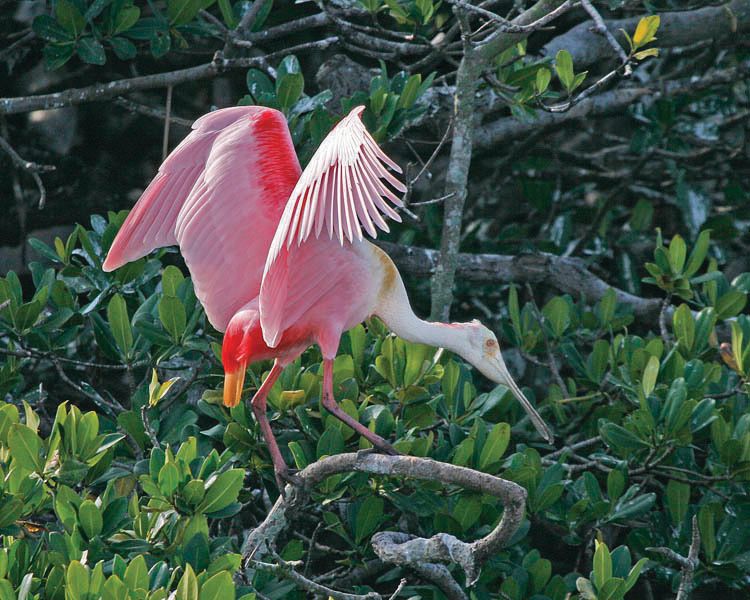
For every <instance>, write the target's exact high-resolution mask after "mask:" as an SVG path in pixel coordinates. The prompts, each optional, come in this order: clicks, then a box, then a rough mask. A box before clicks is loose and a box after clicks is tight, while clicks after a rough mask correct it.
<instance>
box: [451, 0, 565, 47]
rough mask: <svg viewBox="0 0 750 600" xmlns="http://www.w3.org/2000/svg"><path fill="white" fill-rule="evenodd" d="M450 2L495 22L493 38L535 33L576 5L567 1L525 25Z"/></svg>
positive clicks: (461, 2)
mask: <svg viewBox="0 0 750 600" xmlns="http://www.w3.org/2000/svg"><path fill="white" fill-rule="evenodd" d="M449 2H450V3H451V4H453V5H454V6H458V7H460V8H463V9H465V10H467V11H470V12H473V13H476V14H478V15H481V16H483V17H485V18H487V19H489V20H490V21H492V22H494V23H495V24H496V25H497V29H496V31H495V33H494V34H493V36H495V35H497V34H499V33H532V32H534V31H537V30H539V29H541V28H542V27H544V26H545V25H547V23H549V22H550V21H553V20H554V19H556V18H557V17H559V16H560V15H561V14H563V13H564V12H567V11H568V10H570V9H571V8H572V7H573V6H574V5H575V4H576V3H575V2H572V1H571V0H566V2H563V3H562V4H561V5H560V6H558V7H557V8H555V9H554V10H552V11H550V12H549V13H548V14H546V15H544V16H543V17H541V18H539V19H537V20H536V21H534V22H533V23H529V24H528V25H523V24H519V23H514V22H513V21H509V20H508V19H504V18H503V17H501V16H500V15H498V14H497V13H494V12H492V11H490V10H486V9H484V8H481V7H479V6H474V5H473V4H470V3H469V2H466V0H449ZM488 41H490V40H489V38H488V39H486V40H485V41H484V42H483V43H486V42H488Z"/></svg>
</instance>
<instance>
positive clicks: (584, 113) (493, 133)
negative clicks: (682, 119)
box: [475, 61, 750, 149]
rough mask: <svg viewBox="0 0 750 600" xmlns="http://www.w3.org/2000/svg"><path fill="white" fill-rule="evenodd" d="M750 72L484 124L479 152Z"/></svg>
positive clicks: (742, 68) (614, 94)
mask: <svg viewBox="0 0 750 600" xmlns="http://www.w3.org/2000/svg"><path fill="white" fill-rule="evenodd" d="M748 73H750V61H744V62H743V63H740V64H739V65H738V66H736V67H733V68H729V69H719V70H716V71H713V72H711V73H708V74H707V75H705V76H704V77H702V78H700V79H696V78H694V77H687V78H684V79H678V80H675V81H657V82H654V83H651V84H649V85H639V86H633V87H624V88H620V89H615V90H611V91H609V92H604V93H602V94H598V95H596V96H593V97H590V98H586V99H585V100H584V101H581V102H579V103H578V104H577V105H575V106H574V107H573V108H572V109H571V110H568V111H567V112H563V113H541V114H538V115H537V118H536V119H535V120H534V121H530V122H527V121H520V120H518V119H515V118H513V117H505V118H502V119H498V120H497V121H494V122H491V123H486V124H483V125H482V127H479V128H478V129H477V131H476V133H475V142H476V146H477V148H478V149H480V148H481V149H491V148H496V147H497V144H501V143H504V142H507V141H508V140H512V139H516V138H519V137H522V136H524V135H528V134H529V133H531V132H533V131H540V130H543V129H546V128H549V127H559V126H560V125H561V124H562V123H565V122H567V121H573V120H576V119H582V118H588V117H592V116H600V115H606V114H611V113H613V112H618V111H621V110H622V109H623V108H625V107H626V106H628V105H630V104H632V103H633V102H636V101H637V100H639V99H640V98H643V97H645V96H653V97H655V98H668V97H671V96H676V95H678V94H682V93H694V92H695V91H697V90H700V89H705V88H708V87H712V86H714V85H725V84H729V83H733V82H735V81H737V80H739V79H741V78H743V77H745V76H747V74H748Z"/></svg>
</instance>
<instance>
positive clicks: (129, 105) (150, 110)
mask: <svg viewBox="0 0 750 600" xmlns="http://www.w3.org/2000/svg"><path fill="white" fill-rule="evenodd" d="M114 103H115V104H117V105H119V106H122V107H123V108H124V109H126V110H129V111H130V112H134V113H138V114H140V115H144V116H146V117H153V118H155V119H159V120H160V121H162V120H164V119H165V118H166V117H167V115H166V113H165V112H164V110H162V109H161V108H157V107H155V106H148V105H146V104H140V103H139V102H134V101H132V100H130V99H128V98H124V97H122V96H120V97H118V98H115V99H114ZM169 120H170V121H171V122H172V123H174V124H175V125H182V126H183V127H192V126H193V121H191V120H190V119H183V118H182V117H177V116H175V115H173V114H170V116H169Z"/></svg>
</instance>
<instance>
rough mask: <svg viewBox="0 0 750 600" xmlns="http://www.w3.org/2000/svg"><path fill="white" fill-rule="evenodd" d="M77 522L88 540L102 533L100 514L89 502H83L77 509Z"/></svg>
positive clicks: (92, 503)
mask: <svg viewBox="0 0 750 600" xmlns="http://www.w3.org/2000/svg"><path fill="white" fill-rule="evenodd" d="M78 522H79V523H80V525H81V527H82V528H83V532H84V533H85V534H86V537H87V538H88V539H89V540H91V539H92V538H94V537H96V536H97V535H99V534H100V533H101V531H102V527H103V522H102V513H101V512H100V511H99V509H98V508H97V506H96V504H94V502H92V501H91V500H84V501H83V502H82V503H81V506H79V507H78Z"/></svg>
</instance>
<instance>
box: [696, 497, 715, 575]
mask: <svg viewBox="0 0 750 600" xmlns="http://www.w3.org/2000/svg"><path fill="white" fill-rule="evenodd" d="M698 530H699V531H700V533H701V545H702V546H703V552H704V554H705V555H706V560H707V561H708V562H713V560H714V554H715V552H716V529H715V526H714V511H713V510H712V509H711V507H710V506H709V505H707V504H704V505H703V506H701V507H700V510H699V511H698Z"/></svg>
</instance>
